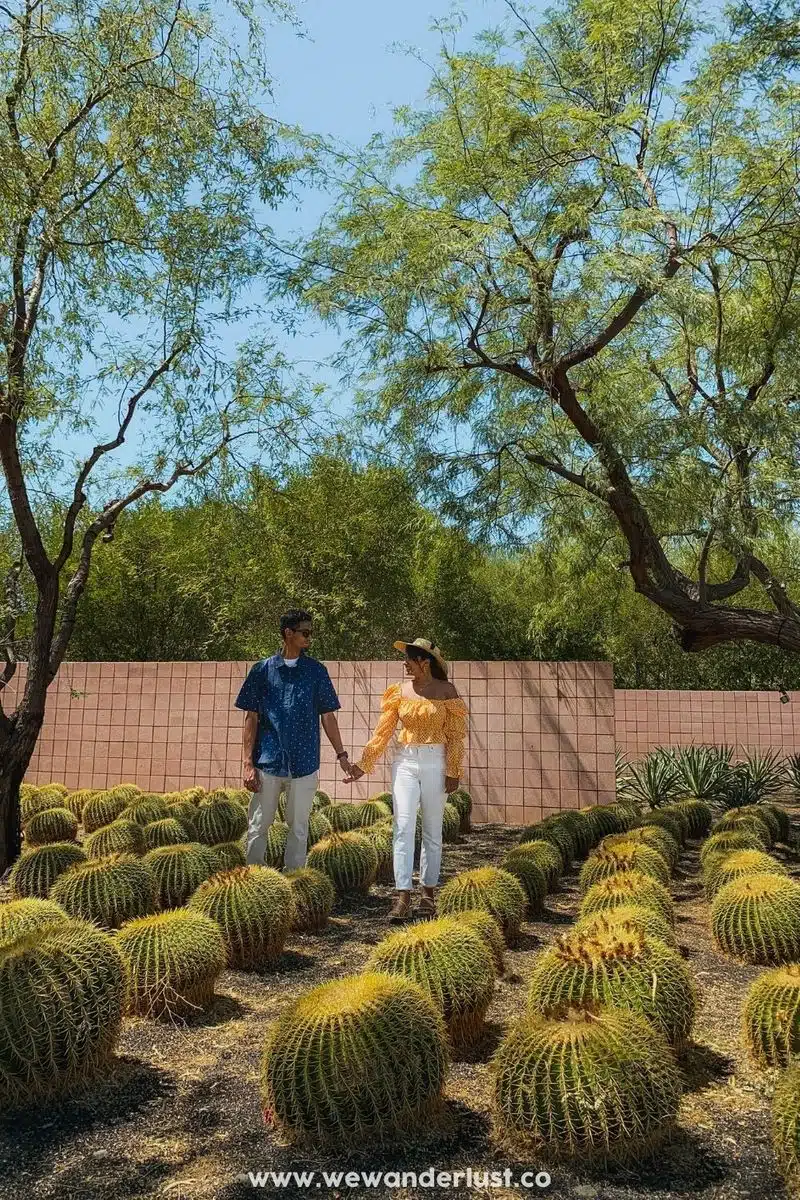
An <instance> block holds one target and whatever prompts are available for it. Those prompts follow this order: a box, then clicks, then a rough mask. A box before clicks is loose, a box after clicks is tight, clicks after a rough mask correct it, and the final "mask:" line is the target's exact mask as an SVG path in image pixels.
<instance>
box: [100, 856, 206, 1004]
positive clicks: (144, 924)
mask: <svg viewBox="0 0 800 1200" xmlns="http://www.w3.org/2000/svg"><path fill="white" fill-rule="evenodd" d="M154 853H155V854H158V853H160V851H158V850H156V851H154ZM116 943H117V946H118V947H119V949H120V952H121V953H122V956H123V958H124V959H125V962H126V964H127V966H128V972H129V976H130V987H129V989H128V1011H129V1012H130V1013H131V1014H133V1015H138V1016H142V1017H167V1018H169V1019H170V1020H171V1019H174V1018H175V1017H183V1016H189V1015H191V1014H192V1013H196V1012H197V1011H198V1010H199V1009H204V1008H208V1006H209V1005H210V1003H211V1001H212V1000H213V998H214V984H215V982H216V979H217V976H218V975H219V974H220V973H221V972H222V971H223V970H224V969H225V964H226V961H227V954H226V949H225V942H224V941H223V938H222V932H221V930H220V928H219V925H217V923H216V921H212V920H211V918H210V917H206V916H204V915H203V913H200V912H193V911H191V910H190V909H187V908H177V909H175V910H174V911H173V912H163V913H156V914H155V916H149V917H139V918H138V920H135V921H129V922H128V924H127V925H123V927H122V929H120V931H119V933H118V934H117V938H116Z"/></svg>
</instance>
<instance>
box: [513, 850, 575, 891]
mask: <svg viewBox="0 0 800 1200" xmlns="http://www.w3.org/2000/svg"><path fill="white" fill-rule="evenodd" d="M512 854H513V855H517V854H525V855H528V857H530V858H532V859H533V861H534V862H535V863H536V865H537V867H538V868H539V870H540V871H542V872H543V873H544V877H545V880H546V881H547V890H548V892H555V891H558V885H559V883H560V882H561V871H562V868H563V861H564V860H563V859H562V857H561V851H560V850H559V849H558V847H557V846H554V845H553V843H552V842H546V841H544V839H541V840H540V841H533V842H520V844H519V845H518V846H517V847H516V849H515V850H511V851H509V854H508V857H511V855H512Z"/></svg>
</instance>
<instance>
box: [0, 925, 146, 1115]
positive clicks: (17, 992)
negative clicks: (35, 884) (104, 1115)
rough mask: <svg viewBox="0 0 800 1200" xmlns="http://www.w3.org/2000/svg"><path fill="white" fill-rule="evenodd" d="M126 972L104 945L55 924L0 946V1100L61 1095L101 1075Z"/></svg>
mask: <svg viewBox="0 0 800 1200" xmlns="http://www.w3.org/2000/svg"><path fill="white" fill-rule="evenodd" d="M125 988H126V975H125V967H124V964H123V961H122V958H121V957H120V954H119V951H118V949H117V948H116V946H115V945H114V943H113V942H112V940H111V939H110V938H109V937H108V936H107V935H105V934H103V933H101V932H100V931H99V930H97V929H94V928H93V927H92V926H91V925H87V924H84V923H83V922H76V921H65V920H63V919H56V920H54V921H53V922H51V923H49V924H42V925H38V924H37V927H35V928H33V927H29V928H28V930H27V931H26V932H23V933H21V935H20V936H19V937H17V938H16V939H15V940H11V941H4V942H0V1103H1V1104H2V1106H3V1109H4V1110H6V1111H7V1110H8V1109H13V1108H16V1107H17V1106H18V1105H27V1104H31V1103H33V1102H36V1103H39V1102H41V1101H43V1100H46V1099H49V1098H52V1097H56V1096H63V1095H65V1094H67V1093H69V1092H70V1091H72V1090H73V1089H74V1088H76V1087H80V1086H82V1085H83V1084H85V1083H86V1082H87V1081H88V1080H90V1079H93V1078H95V1077H96V1076H97V1075H99V1074H101V1073H102V1072H103V1071H104V1070H106V1068H107V1067H108V1065H109V1060H110V1059H111V1056H112V1054H113V1052H114V1047H115V1046H116V1043H117V1039H118V1037H119V1031H120V1026H121V1023H122V1007H123V1004H124V1001H125Z"/></svg>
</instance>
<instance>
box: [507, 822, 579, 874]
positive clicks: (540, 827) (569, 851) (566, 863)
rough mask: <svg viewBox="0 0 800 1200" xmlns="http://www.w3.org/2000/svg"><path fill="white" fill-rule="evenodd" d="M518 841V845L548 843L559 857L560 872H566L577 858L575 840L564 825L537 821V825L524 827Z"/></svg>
mask: <svg viewBox="0 0 800 1200" xmlns="http://www.w3.org/2000/svg"><path fill="white" fill-rule="evenodd" d="M519 840H520V843H522V842H539V841H544V842H550V844H551V845H553V846H555V847H556V849H557V850H558V852H559V854H560V855H561V869H562V871H568V870H569V869H570V867H571V866H572V861H573V859H575V858H577V847H576V845H575V839H574V838H573V836H572V834H571V833H570V831H569V829H568V828H567V826H566V825H560V824H557V823H553V822H552V821H550V822H546V821H539V823H538V824H537V825H526V826H525V828H524V829H523V831H522V834H521V835H520V839H519Z"/></svg>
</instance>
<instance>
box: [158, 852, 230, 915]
mask: <svg viewBox="0 0 800 1200" xmlns="http://www.w3.org/2000/svg"><path fill="white" fill-rule="evenodd" d="M143 861H144V862H145V864H146V865H147V867H149V869H150V871H151V872H152V874H153V879H154V880H155V886H156V903H157V905H158V907H159V908H180V907H181V906H182V905H184V904H185V903H186V901H187V900H188V899H189V897H190V896H191V895H192V893H193V892H195V891H196V890H197V889H198V888H199V887H200V884H201V883H205V881H206V880H207V879H208V878H209V876H211V875H213V874H214V872H215V870H216V869H217V863H216V860H215V858H214V854H213V851H212V850H211V849H210V847H208V846H203V845H201V844H200V843H199V842H186V843H185V844H184V845H182V846H159V847H158V848H157V849H156V850H149V851H148V853H147V854H145V856H144V860H143Z"/></svg>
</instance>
